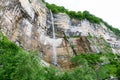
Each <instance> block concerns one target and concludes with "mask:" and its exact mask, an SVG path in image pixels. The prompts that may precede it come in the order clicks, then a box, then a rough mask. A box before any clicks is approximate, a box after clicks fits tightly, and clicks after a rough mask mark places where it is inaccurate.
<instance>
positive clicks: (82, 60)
mask: <svg viewBox="0 0 120 80" xmlns="http://www.w3.org/2000/svg"><path fill="white" fill-rule="evenodd" d="M116 57H117V58H116ZM103 58H104V59H103ZM119 60H120V57H119V56H118V55H114V54H112V53H104V54H81V55H79V56H76V57H74V58H72V59H71V61H72V62H76V63H77V64H78V65H79V66H83V67H82V69H84V68H85V67H86V66H84V64H87V68H89V69H90V71H92V73H94V78H96V80H102V79H109V78H110V76H114V77H116V76H117V77H119V76H120V73H119V69H120V68H119V67H120V65H119V64H120V61H119ZM84 71H85V70H84ZM79 72H80V71H79ZM92 73H91V74H92ZM81 75H82V74H81ZM94 80H95V79H94Z"/></svg>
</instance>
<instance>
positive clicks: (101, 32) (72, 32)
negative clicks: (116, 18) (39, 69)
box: [0, 0, 120, 67]
mask: <svg viewBox="0 0 120 80" xmlns="http://www.w3.org/2000/svg"><path fill="white" fill-rule="evenodd" d="M53 17H54V23H55V24H54V26H55V32H56V39H55V40H54V39H53V38H52V26H51V15H50V11H49V10H48V9H47V8H46V5H45V4H44V3H43V2H42V1H41V0H1V2H0V29H1V31H2V32H3V33H4V34H5V35H6V36H7V37H8V38H9V39H10V40H11V41H13V42H15V43H16V44H17V45H18V46H20V47H23V48H24V49H26V50H39V51H40V53H42V55H43V57H44V59H45V60H46V61H48V62H50V63H51V62H52V57H53V49H52V45H53V44H55V46H56V47H57V57H58V63H59V64H60V65H61V66H62V67H66V66H67V67H68V65H71V63H70V62H69V60H70V58H71V57H72V56H74V55H78V54H80V53H108V52H114V53H117V54H120V39H117V37H116V35H115V34H114V33H113V32H112V31H110V30H109V29H108V28H107V27H106V26H105V25H104V24H103V23H101V24H100V25H98V24H93V23H90V22H89V21H88V20H76V19H70V17H69V16H68V15H66V14H65V13H59V14H54V16H53Z"/></svg>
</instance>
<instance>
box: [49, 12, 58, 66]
mask: <svg viewBox="0 0 120 80" xmlns="http://www.w3.org/2000/svg"><path fill="white" fill-rule="evenodd" d="M50 15H51V25H52V30H53V40H54V42H53V64H54V65H56V66H57V65H58V64H57V51H56V45H55V27H54V18H53V14H52V11H51V10H50Z"/></svg>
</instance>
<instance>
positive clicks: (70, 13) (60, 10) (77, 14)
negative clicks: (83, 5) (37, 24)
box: [46, 3, 120, 37]
mask: <svg viewBox="0 0 120 80" xmlns="http://www.w3.org/2000/svg"><path fill="white" fill-rule="evenodd" d="M46 6H47V8H48V9H50V10H52V12H53V13H55V14H57V13H66V14H67V15H68V16H70V18H74V19H78V20H84V19H87V20H88V21H90V22H91V23H96V24H100V23H101V22H102V23H104V24H105V25H106V26H107V27H108V28H109V29H110V30H111V31H113V32H114V33H115V34H116V35H117V36H118V37H120V30H119V29H117V28H113V27H112V26H111V25H109V24H108V23H107V22H105V21H104V20H102V19H101V18H99V17H96V16H95V15H93V14H90V13H89V12H88V11H84V12H81V11H78V12H75V11H69V10H68V9H65V8H64V7H63V6H57V5H55V4H49V3H46Z"/></svg>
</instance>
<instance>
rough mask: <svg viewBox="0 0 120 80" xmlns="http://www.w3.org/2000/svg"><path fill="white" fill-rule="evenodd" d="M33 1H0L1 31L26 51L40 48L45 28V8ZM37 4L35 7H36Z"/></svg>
mask: <svg viewBox="0 0 120 80" xmlns="http://www.w3.org/2000/svg"><path fill="white" fill-rule="evenodd" d="M37 2H38V1H36V0H33V2H32V3H30V2H29V1H28V0H7V1H6V0H2V1H1V2H0V4H1V7H2V13H3V14H2V17H1V19H0V21H1V22H0V23H1V31H2V32H3V33H4V34H5V35H6V36H7V37H8V38H9V39H10V40H11V41H13V42H17V43H18V44H19V45H20V46H21V47H23V48H25V49H27V50H36V49H37V48H39V47H40V40H39V38H40V36H41V32H42V30H44V29H45V27H46V20H47V19H46V7H45V5H44V4H42V6H41V3H40V2H39V3H37ZM36 4H37V5H36Z"/></svg>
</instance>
